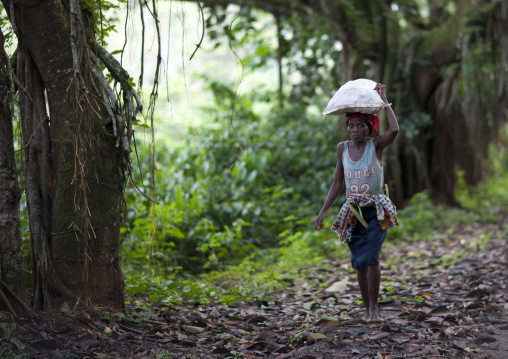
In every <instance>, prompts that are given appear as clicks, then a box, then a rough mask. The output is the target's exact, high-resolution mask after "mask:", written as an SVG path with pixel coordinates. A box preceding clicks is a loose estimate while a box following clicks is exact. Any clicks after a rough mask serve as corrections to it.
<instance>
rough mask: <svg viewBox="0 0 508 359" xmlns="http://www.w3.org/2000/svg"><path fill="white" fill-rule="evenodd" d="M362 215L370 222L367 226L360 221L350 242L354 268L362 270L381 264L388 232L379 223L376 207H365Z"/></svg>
mask: <svg viewBox="0 0 508 359" xmlns="http://www.w3.org/2000/svg"><path fill="white" fill-rule="evenodd" d="M362 215H363V218H364V219H365V221H366V222H367V223H368V226H367V228H365V227H364V226H363V224H361V223H360V221H358V223H357V225H356V227H355V229H354V231H353V235H352V237H351V240H350V241H349V242H348V245H349V250H350V251H351V265H352V266H353V268H354V269H357V270H361V271H363V270H365V269H367V266H369V265H374V266H378V265H379V255H380V254H381V247H382V246H383V242H384V241H385V238H386V232H387V231H383V230H382V229H381V226H380V225H379V221H378V219H377V210H376V207H363V208H362Z"/></svg>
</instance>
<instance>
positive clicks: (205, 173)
mask: <svg viewBox="0 0 508 359" xmlns="http://www.w3.org/2000/svg"><path fill="white" fill-rule="evenodd" d="M215 90H216V91H222V90H221V88H220V87H217V88H216V89H215ZM230 95H231V94H230ZM227 96H228V94H227V93H223V94H221V96H219V97H218V98H220V99H221V101H222V102H221V101H218V102H217V104H216V105H217V106H218V107H219V108H220V107H221V106H222V107H223V111H222V112H221V111H217V112H216V113H214V114H215V115H216V116H217V118H216V121H217V122H222V123H223V122H224V121H228V122H229V120H230V117H229V116H230V114H229V111H228V109H229V108H230V104H229V103H227V101H224V99H225V98H226V99H227ZM236 101H237V103H236V114H235V116H236V121H238V124H239V125H238V126H236V127H235V128H232V127H227V128H223V127H221V129H220V130H217V129H208V130H204V132H203V133H201V134H200V136H198V138H197V140H196V142H197V143H196V144H195V145H190V144H189V145H188V146H187V147H185V146H184V147H182V148H179V149H178V150H174V149H173V150H171V149H161V150H159V151H158V152H157V154H156V167H157V169H156V170H155V176H156V182H157V183H158V186H157V187H158V191H159V196H158V200H159V203H160V204H159V205H157V206H153V205H152V203H150V201H149V200H147V199H146V198H145V197H142V196H140V195H139V194H138V193H136V191H135V190H134V189H129V190H128V191H127V194H126V202H127V211H126V213H125V225H124V228H123V229H122V231H123V236H122V237H123V241H122V250H121V259H122V263H124V268H123V269H124V273H125V278H126V294H127V297H128V302H129V304H131V305H133V306H138V305H139V306H147V305H148V306H149V305H151V303H152V304H153V303H158V304H159V305H162V306H175V305H179V304H182V303H208V302H215V303H219V304H223V305H229V304H232V303H235V302H239V301H250V300H257V301H263V300H266V299H267V298H269V297H270V296H271V294H272V293H274V292H275V291H278V290H282V289H283V288H284V286H286V285H288V283H291V282H293V281H297V280H300V279H301V278H302V277H305V275H304V274H305V273H304V271H305V268H316V267H320V266H326V265H329V264H327V263H330V261H331V260H334V259H336V258H343V259H347V258H348V257H349V250H348V247H347V245H345V244H342V243H339V240H338V238H337V236H336V235H335V233H333V232H331V231H330V230H328V229H327V228H325V229H324V230H322V231H321V232H317V231H315V230H314V229H313V221H314V219H315V216H316V215H317V212H318V211H319V208H320V206H321V204H322V203H323V200H324V199H325V198H326V194H327V192H328V188H329V187H328V186H329V183H330V181H331V179H332V177H333V171H334V169H335V160H336V159H335V156H334V155H333V154H334V153H335V151H336V145H335V144H333V141H335V140H336V138H337V131H338V129H337V128H338V126H337V123H333V122H332V121H328V122H326V121H321V120H311V119H309V118H305V115H304V111H302V110H301V109H299V108H293V109H288V110H286V112H285V113H282V114H281V113H279V114H278V116H277V118H268V119H261V118H258V117H257V116H256V114H255V113H254V112H253V111H252V104H250V103H249V101H247V100H246V99H245V98H241V97H240V98H237V100H236ZM222 117H223V118H222ZM303 121H306V126H302V125H301V123H302V122H303ZM313 121H315V123H313ZM506 137H508V136H505V138H504V142H505V143H506ZM240 144H242V145H240ZM242 146H245V147H242ZM504 148H505V147H503V146H501V147H499V148H494V147H493V148H492V149H491V156H490V157H491V159H490V163H489V167H490V168H491V176H490V177H489V179H488V180H487V181H486V182H484V183H482V184H480V185H478V186H476V187H468V186H467V185H466V184H465V182H464V180H463V174H462V173H461V171H460V169H457V177H458V186H457V193H456V198H457V200H458V201H459V203H460V204H461V207H460V208H449V207H445V206H440V205H435V204H434V203H432V201H431V199H430V198H429V195H428V193H426V192H421V193H417V194H416V195H415V196H414V197H413V198H412V199H411V200H410V201H409V203H408V204H407V205H406V207H405V208H404V209H401V210H400V211H399V213H398V220H399V227H397V228H394V229H391V230H390V231H389V234H388V237H387V241H386V242H385V248H386V249H385V250H387V251H389V250H390V248H391V246H396V245H399V244H400V243H401V242H403V243H405V244H406V245H410V243H411V242H412V241H432V242H434V243H440V242H443V241H447V240H449V238H450V237H451V236H453V235H454V234H455V233H457V232H461V231H464V230H467V229H468V228H470V227H471V226H472V225H473V224H474V223H476V222H478V221H483V222H488V221H496V220H499V219H500V218H501V216H502V214H503V212H504V211H506V210H507V208H508V207H507V205H506V202H507V201H506V199H507V197H508V169H507V167H508V166H507V163H508V155H507V154H506V152H503V151H504V150H503V149H504ZM331 154H332V155H331ZM140 156H141V158H150V156H149V155H148V154H147V153H144V152H143V149H141V152H140ZM146 163H147V161H141V163H140V166H141V169H140V171H139V173H147V172H148V171H149V168H148V166H147V164H146ZM134 176H135V180H136V182H137V183H138V184H139V187H140V188H141V189H142V190H144V191H145V192H146V193H149V187H150V183H149V181H148V180H147V179H146V178H142V177H141V176H138V175H137V171H136V173H134ZM343 200H344V199H343V197H342V198H339V199H338V200H337V201H336V205H335V206H334V208H332V209H330V211H329V213H330V215H329V216H328V217H327V219H326V225H327V226H330V225H331V223H332V221H333V219H334V218H333V217H334V214H332V213H334V212H336V211H338V209H339V208H338V207H339V206H338V205H337V203H341V202H342V201H343ZM485 244H486V241H483V239H481V240H478V241H477V243H476V242H475V245H476V246H477V247H478V248H481V246H483V245H485ZM461 256H462V252H461V251H460V249H457V251H456V252H454V253H451V254H450V256H449V257H446V258H442V259H439V258H438V259H436V260H437V261H438V262H436V263H434V264H435V265H443V266H449V265H452V264H453V262H454V261H456V260H458V259H460V258H461ZM439 261H441V262H439ZM147 296H148V299H147Z"/></svg>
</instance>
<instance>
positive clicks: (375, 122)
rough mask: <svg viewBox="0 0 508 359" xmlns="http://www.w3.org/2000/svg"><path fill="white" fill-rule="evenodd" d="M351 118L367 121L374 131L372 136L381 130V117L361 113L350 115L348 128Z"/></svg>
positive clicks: (347, 119)
mask: <svg viewBox="0 0 508 359" xmlns="http://www.w3.org/2000/svg"><path fill="white" fill-rule="evenodd" d="M351 118H363V119H364V120H365V121H367V122H368V123H369V125H370V128H371V129H372V134H374V133H377V131H378V130H379V117H377V116H376V115H369V114H366V113H360V112H352V113H348V114H347V115H346V126H347V125H348V123H349V120H350V119H351Z"/></svg>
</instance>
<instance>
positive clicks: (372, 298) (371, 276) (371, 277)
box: [360, 265, 381, 323]
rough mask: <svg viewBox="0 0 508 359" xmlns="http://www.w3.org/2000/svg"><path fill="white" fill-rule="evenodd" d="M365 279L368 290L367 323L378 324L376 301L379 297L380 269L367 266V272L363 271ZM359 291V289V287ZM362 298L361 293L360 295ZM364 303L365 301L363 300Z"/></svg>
mask: <svg viewBox="0 0 508 359" xmlns="http://www.w3.org/2000/svg"><path fill="white" fill-rule="evenodd" d="M365 272H367V273H366V277H367V282H368V285H367V288H368V298H369V299H368V303H369V309H368V310H367V313H369V316H368V318H367V319H366V320H367V322H370V323H375V322H379V321H380V319H379V314H378V305H377V299H378V296H379V287H380V285H381V268H380V267H379V266H372V265H370V266H368V267H367V270H365ZM360 290H361V287H360ZM362 297H363V293H362ZM364 301H365V300H364Z"/></svg>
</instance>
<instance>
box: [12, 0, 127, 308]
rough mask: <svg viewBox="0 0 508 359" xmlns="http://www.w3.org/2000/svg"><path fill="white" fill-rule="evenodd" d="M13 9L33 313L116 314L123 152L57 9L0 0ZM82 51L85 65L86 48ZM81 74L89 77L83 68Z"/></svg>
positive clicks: (50, 1)
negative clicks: (71, 307) (78, 308)
mask: <svg viewBox="0 0 508 359" xmlns="http://www.w3.org/2000/svg"><path fill="white" fill-rule="evenodd" d="M11 5H14V12H13V13H12V12H10V13H9V16H10V20H11V23H12V24H13V25H17V26H16V27H17V28H16V29H15V30H16V32H17V35H18V42H19V46H18V77H19V79H20V81H21V82H22V84H23V85H24V88H25V89H26V93H23V94H22V92H23V91H20V101H21V106H22V111H21V117H22V129H23V140H24V146H25V161H26V172H25V178H26V179H25V181H26V186H25V187H26V191H27V203H28V208H29V215H30V233H31V241H32V255H33V259H32V263H33V264H32V269H33V271H34V275H33V285H34V305H35V308H36V309H42V308H49V307H52V306H53V305H54V304H56V303H59V302H60V301H61V300H66V299H67V300H68V299H72V300H75V299H77V298H78V297H79V298H81V299H82V300H91V302H92V303H94V304H98V305H102V306H111V307H115V308H121V307H122V306H123V275H122V272H121V268H120V263H119V243H120V240H119V238H120V219H121V218H120V217H121V206H122V201H123V188H124V183H125V178H124V175H123V169H122V166H121V159H122V156H123V154H122V149H121V147H120V148H118V147H116V146H115V138H113V136H112V134H111V131H110V127H111V126H110V125H111V117H110V116H109V113H108V112H107V111H106V110H105V108H104V106H103V104H101V102H100V100H97V99H98V98H99V99H101V98H102V95H100V93H95V92H96V91H95V90H94V89H96V88H98V91H102V88H101V85H100V84H98V85H96V86H91V85H90V86H89V87H88V90H91V92H93V93H91V94H88V95H86V94H85V95H83V93H84V92H83V91H82V90H83V87H79V86H78V85H82V84H78V83H77V81H76V77H75V73H74V71H73V52H72V48H71V26H70V16H69V10H68V9H66V8H65V7H64V6H63V4H62V2H60V1H56V0H45V1H30V0H29V1H17V0H15V1H14V3H13V4H12V3H11V2H10V1H8V0H4V6H5V8H6V9H10V6H11ZM72 41H76V39H72ZM80 50H82V51H83V54H84V56H85V57H86V56H88V59H89V57H90V54H89V53H88V52H87V50H88V49H86V48H80ZM83 73H84V77H86V76H87V75H88V76H89V77H90V76H91V75H90V69H89V68H88V72H87V69H84V70H83ZM21 95H22V96H21ZM46 101H47V103H46ZM99 104H100V105H99ZM46 105H47V107H48V108H49V116H48V115H47V114H46Z"/></svg>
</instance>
